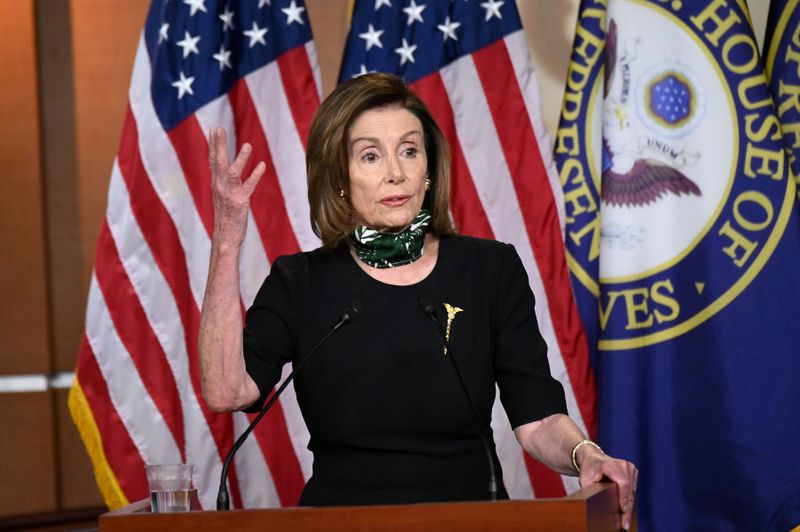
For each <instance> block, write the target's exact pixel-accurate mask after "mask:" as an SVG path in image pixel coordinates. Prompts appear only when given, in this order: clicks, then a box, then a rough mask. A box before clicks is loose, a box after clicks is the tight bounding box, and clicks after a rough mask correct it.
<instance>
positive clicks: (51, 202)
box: [36, 0, 86, 371]
mask: <svg viewBox="0 0 800 532" xmlns="http://www.w3.org/2000/svg"><path fill="white" fill-rule="evenodd" d="M36 37H37V39H36V50H37V59H38V71H39V103H40V114H41V129H42V137H41V138H42V158H41V160H42V180H43V183H44V205H45V212H46V213H47V215H46V216H45V223H46V229H47V230H46V235H47V237H46V241H47V265H48V268H47V269H48V276H47V277H48V285H49V295H50V308H49V318H50V324H51V334H52V349H53V362H54V369H55V371H72V369H73V368H74V367H75V356H76V353H77V352H78V345H79V342H80V338H81V334H82V333H83V314H84V307H85V304H86V303H85V300H86V294H85V293H83V291H82V290H81V286H82V279H83V271H82V270H81V255H80V250H81V247H80V232H79V229H80V225H79V217H78V213H79V208H78V185H77V178H76V166H75V115H74V92H73V85H72V46H71V42H72V38H71V29H70V18H69V0H38V1H37V2H36Z"/></svg>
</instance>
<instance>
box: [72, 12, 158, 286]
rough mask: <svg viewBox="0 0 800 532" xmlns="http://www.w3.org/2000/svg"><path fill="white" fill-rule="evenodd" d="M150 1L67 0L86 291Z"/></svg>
mask: <svg viewBox="0 0 800 532" xmlns="http://www.w3.org/2000/svg"><path fill="white" fill-rule="evenodd" d="M148 6H149V1H148V0H114V1H113V2H108V1H107V0H71V3H70V11H71V19H72V52H73V58H72V62H73V73H74V74H73V75H74V80H75V85H74V86H75V138H76V144H77V146H76V161H77V175H78V204H79V209H80V212H79V220H80V232H79V234H80V239H81V269H82V273H83V275H82V281H83V284H82V286H81V289H82V293H84V294H87V293H88V287H89V278H90V275H91V271H92V266H93V263H94V249H95V245H96V243H97V234H98V228H99V227H100V221H101V220H102V219H103V215H104V213H105V208H106V198H107V194H108V179H109V176H110V175H111V168H112V166H113V164H114V156H115V155H116V153H117V148H118V147H119V138H120V133H121V131H122V119H123V116H124V115H125V109H126V107H127V105H128V86H129V85H130V77H131V72H132V70H133V60H134V56H135V53H136V47H137V44H138V42H139V34H140V32H141V30H142V28H143V27H144V20H145V17H146V15H147V8H148Z"/></svg>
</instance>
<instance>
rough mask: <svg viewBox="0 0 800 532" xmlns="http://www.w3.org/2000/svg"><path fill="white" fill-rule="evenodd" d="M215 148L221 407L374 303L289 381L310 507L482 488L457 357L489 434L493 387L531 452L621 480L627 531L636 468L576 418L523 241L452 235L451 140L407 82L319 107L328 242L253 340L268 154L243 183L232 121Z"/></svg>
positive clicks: (392, 81) (213, 397)
mask: <svg viewBox="0 0 800 532" xmlns="http://www.w3.org/2000/svg"><path fill="white" fill-rule="evenodd" d="M209 144H210V157H211V168H212V175H213V188H214V207H215V227H214V237H213V242H212V251H211V265H210V270H209V281H208V285H207V288H206V295H205V299H204V302H203V311H202V326H201V333H200V359H201V367H202V380H203V394H204V396H205V398H206V401H207V402H208V404H209V406H210V407H211V408H212V409H214V410H215V411H231V410H242V409H246V410H251V411H255V410H258V409H259V408H260V407H261V405H262V404H263V402H264V399H265V397H266V395H267V394H268V392H269V391H270V390H271V389H272V387H273V386H274V384H275V383H276V382H277V381H278V379H279V377H280V374H281V369H282V367H283V365H284V364H285V363H287V362H292V361H294V362H296V361H298V359H299V358H300V357H302V356H304V355H305V354H306V353H308V352H309V350H310V349H311V348H312V347H313V345H314V344H315V343H316V342H317V341H318V340H319V339H320V338H321V337H322V336H323V335H324V334H325V333H326V332H327V331H328V330H329V329H330V327H331V326H332V325H333V324H334V323H335V322H336V321H337V318H338V316H339V315H340V314H341V313H342V311H343V310H344V309H345V308H346V307H347V305H348V303H350V302H351V301H354V300H357V301H360V303H361V305H362V306H363V309H362V311H361V315H360V317H359V318H358V320H357V321H355V322H354V323H353V324H352V325H348V326H347V327H343V328H342V329H341V330H339V331H338V332H337V333H336V334H334V335H333V336H331V338H330V339H329V340H328V341H327V342H326V343H325V344H324V345H323V346H322V347H321V348H320V350H319V352H317V353H316V354H315V355H314V358H313V359H312V360H311V361H310V362H309V364H308V365H307V366H306V367H304V369H303V371H302V372H301V373H299V374H298V376H297V378H296V380H295V390H296V393H297V398H298V403H299V405H300V408H301V410H302V412H303V416H304V418H305V421H306V424H307V426H308V430H309V433H310V434H311V441H310V443H309V448H310V449H311V451H312V452H313V453H314V468H313V474H312V477H311V479H310V480H309V481H308V483H307V485H306V488H305V490H304V492H303V495H302V497H301V501H300V503H301V504H304V505H330V504H370V503H393V502H414V501H444V500H474V499H484V498H486V497H487V489H486V487H487V478H488V473H487V471H488V465H487V459H486V456H485V454H484V451H483V448H482V446H481V441H480V438H479V435H478V430H477V429H476V426H475V421H474V419H473V417H472V414H471V412H470V409H469V406H468V402H467V399H466V397H465V395H464V391H463V389H462V388H461V385H460V384H459V381H458V376H457V375H456V372H455V371H454V368H453V366H452V365H451V360H450V359H448V357H451V358H455V360H457V361H458V367H459V370H460V373H461V375H462V376H463V381H464V384H465V385H466V388H467V390H468V393H469V396H470V397H471V400H472V403H474V405H475V409H476V410H477V415H478V418H479V419H480V423H481V425H482V426H483V427H485V430H487V431H488V432H489V435H490V436H491V429H489V428H488V427H489V422H490V417H491V409H492V404H493V402H494V396H495V384H497V385H498V387H499V388H500V394H501V395H500V397H501V400H502V402H503V406H504V408H505V409H506V412H507V413H508V417H509V419H510V421H511V424H512V426H513V427H514V432H515V434H516V437H517V439H518V440H519V442H520V444H521V445H522V447H523V448H524V449H525V450H526V451H527V452H529V453H530V454H532V455H533V456H534V457H535V458H536V459H538V460H540V461H541V462H543V463H545V464H546V465H547V466H549V467H550V468H552V469H554V470H555V471H558V472H559V473H563V474H579V475H580V482H581V484H582V485H586V484H589V483H592V482H596V481H599V480H600V479H601V478H603V477H608V478H610V479H612V480H614V481H615V482H617V483H618V484H619V487H620V508H621V511H622V512H623V516H622V524H623V526H624V527H625V528H627V526H628V524H629V523H630V515H631V510H632V506H633V494H634V490H635V487H636V478H637V475H638V472H637V471H636V468H635V467H634V466H633V465H632V464H630V463H629V462H625V461H622V460H616V459H613V458H611V457H609V456H607V455H605V454H603V452H602V451H601V450H600V448H599V447H597V446H596V445H595V444H594V443H592V442H589V441H588V440H586V439H585V437H584V435H583V434H582V433H581V431H580V430H579V429H578V427H577V426H576V425H575V423H573V422H572V421H571V420H570V418H569V417H567V416H566V406H565V400H564V392H563V389H562V387H561V385H560V384H559V383H558V382H557V381H556V380H554V379H553V378H552V377H551V376H550V371H549V367H548V363H547V357H546V346H545V343H544V341H543V339H542V337H541V336H540V334H539V331H538V326H537V323H536V318H535V316H534V301H533V294H532V293H531V291H530V288H529V286H528V279H527V275H526V273H525V270H524V268H523V266H522V263H521V261H520V259H519V257H518V256H517V253H516V251H515V250H514V248H513V247H512V246H510V245H507V244H501V243H498V242H494V241H487V240H480V239H475V238H469V237H464V236H459V235H455V234H453V229H452V227H451V225H450V220H449V214H448V201H449V195H450V190H449V175H450V158H449V152H448V149H447V144H446V141H445V139H444V137H443V135H442V133H441V131H440V130H439V128H438V126H437V125H436V123H435V122H434V121H433V119H432V117H431V115H430V113H429V112H428V110H427V109H426V108H425V105H424V104H423V103H422V102H421V101H420V100H419V99H418V98H417V97H416V96H415V95H414V94H413V93H412V92H411V91H410V90H409V89H408V87H406V85H405V84H404V83H403V82H402V80H400V79H399V78H397V77H394V76H390V75H387V74H370V75H365V76H362V77H359V78H356V79H354V80H351V81H349V82H347V83H344V84H343V85H341V86H339V87H338V88H337V89H336V90H335V91H334V92H333V93H332V94H331V95H330V96H329V97H328V98H327V99H326V100H325V101H324V102H323V103H322V105H321V107H320V109H319V110H318V111H317V113H316V115H315V116H314V119H313V121H312V124H311V130H310V133H309V140H308V154H307V171H308V190H309V193H308V195H309V202H310V208H311V209H310V210H311V223H312V225H313V227H314V230H315V232H316V234H317V235H318V236H319V237H320V239H321V240H322V242H323V247H322V248H320V249H317V250H315V251H312V252H308V253H299V254H297V255H294V256H290V257H281V258H279V259H278V260H276V261H275V262H274V264H273V267H272V271H271V272H270V274H269V276H268V277H267V279H266V281H265V282H264V285H263V286H262V288H261V290H260V291H259V294H258V295H257V296H256V299H255V301H254V303H253V306H252V307H251V308H250V309H249V310H248V313H247V318H246V326H245V328H244V335H242V334H241V331H242V323H241V316H240V311H239V283H238V272H239V263H238V253H239V248H240V246H241V243H242V241H243V238H244V232H245V227H246V220H247V213H248V207H249V198H250V195H251V193H252V191H253V189H254V188H255V187H256V185H257V184H258V180H259V179H260V177H261V175H262V174H263V172H264V164H263V163H259V164H258V165H257V166H256V168H255V169H254V171H253V173H252V175H251V176H250V177H248V178H247V180H245V181H244V183H242V181H241V173H242V169H243V168H244V166H245V163H246V161H247V159H248V157H249V155H250V151H251V148H250V146H249V145H247V144H245V145H244V146H243V147H242V150H241V152H240V153H239V155H238V156H237V157H236V160H235V161H234V162H233V164H232V165H230V166H229V163H228V158H227V152H226V147H225V146H226V142H225V133H224V131H222V130H219V129H217V130H214V131H212V132H211V135H210V143H209ZM420 301H425V302H433V303H426V304H425V305H423V306H424V307H427V310H428V311H430V309H431V308H433V309H435V312H436V315H437V316H438V319H439V320H440V322H441V324H442V325H443V326H444V327H445V328H446V335H447V337H448V340H449V342H448V346H449V349H450V351H451V352H450V353H448V351H447V350H446V349H444V343H443V340H442V336H441V331H440V330H439V329H438V328H437V326H436V325H435V324H434V323H432V322H431V320H430V316H429V315H428V314H427V313H426V312H425V310H426V309H424V308H422V307H421V306H420ZM432 304H435V305H434V306H433V307H431V305H432ZM445 305H446V306H445ZM492 447H493V444H492ZM492 454H493V455H494V450H493V448H492ZM494 461H495V464H496V467H497V469H498V470H499V463H498V462H497V459H496V456H495V457H494ZM499 480H500V486H501V488H500V489H501V496H504V497H507V495H505V491H504V490H503V489H502V477H500V478H499Z"/></svg>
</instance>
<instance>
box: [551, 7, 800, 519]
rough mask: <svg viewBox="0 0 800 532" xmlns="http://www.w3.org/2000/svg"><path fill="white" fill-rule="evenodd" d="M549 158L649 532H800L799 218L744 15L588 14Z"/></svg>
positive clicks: (616, 428) (601, 380)
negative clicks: (796, 529) (795, 531)
mask: <svg viewBox="0 0 800 532" xmlns="http://www.w3.org/2000/svg"><path fill="white" fill-rule="evenodd" d="M789 3H792V2H789ZM795 67H796V65H795ZM794 75H796V73H794ZM778 104H779V105H780V102H778ZM555 154H556V159H557V165H558V167H559V172H560V176H561V182H562V184H563V186H564V197H565V210H566V212H565V214H566V220H567V226H566V238H565V240H566V242H567V247H568V252H567V253H568V262H569V264H570V268H571V271H572V273H573V285H574V288H575V291H576V294H577V301H578V305H579V308H580V310H581V315H582V317H583V319H584V321H585V323H586V324H587V330H588V331H591V333H590V334H592V335H593V336H592V337H591V338H590V342H591V343H592V345H593V351H594V353H595V356H594V358H593V365H594V370H595V375H596V378H597V402H598V437H599V441H600V443H601V445H602V446H603V447H604V449H606V450H607V451H608V452H610V453H611V454H613V455H616V456H621V457H624V458H626V459H629V460H631V461H633V462H635V463H636V464H637V465H638V467H639V469H640V477H639V489H638V497H637V501H638V512H639V524H640V527H641V529H643V530H788V529H790V528H792V527H793V526H796V525H798V524H800V466H798V465H797V464H798V463H800V447H798V446H797V445H796V444H794V443H793V442H796V441H798V438H800V408H798V405H800V387H798V385H797V383H798V382H800V356H799V354H800V349H799V348H798V346H799V345H800V327H798V326H797V323H796V320H795V316H796V315H797V314H798V312H800V277H798V275H797V264H798V261H800V217H799V216H798V207H797V202H796V201H795V194H796V186H795V182H794V180H793V179H792V176H791V170H790V164H789V160H788V159H787V157H786V155H785V152H784V145H783V140H782V136H781V129H780V124H779V121H778V118H777V114H776V108H775V106H773V100H772V98H771V97H770V89H769V86H768V84H767V81H766V78H765V75H764V71H763V68H762V63H761V58H760V56H759V52H758V46H757V44H756V42H755V38H754V36H753V31H752V28H751V26H750V21H749V14H748V12H747V7H746V4H745V3H744V2H743V1H739V2H737V1H735V0H712V1H708V2H687V1H683V2H681V1H664V0H608V1H605V0H583V1H582V2H581V4H580V8H579V19H578V24H577V30H576V35H575V41H574V47H573V52H572V56H571V60H570V67H569V72H568V79H567V89H566V94H565V98H564V106H563V110H562V119H561V124H560V128H559V131H558V135H557V139H556V145H555Z"/></svg>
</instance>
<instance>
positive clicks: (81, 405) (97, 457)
mask: <svg viewBox="0 0 800 532" xmlns="http://www.w3.org/2000/svg"><path fill="white" fill-rule="evenodd" d="M67 405H68V406H69V413H70V415H71V416H72V421H73V423H75V426H76V427H78V432H80V435H81V439H82V440H83V444H84V445H85V446H86V450H87V452H88V453H89V457H90V458H91V460H92V465H93V466H94V477H95V480H96V481H97V486H98V488H100V494H101V495H102V496H103V500H105V503H106V505H107V506H108V507H109V508H110V509H111V510H116V509H117V508H122V507H123V506H127V505H128V504H129V502H128V499H127V497H125V494H124V493H123V492H122V488H121V487H120V485H119V482H118V481H117V476H116V475H115V474H114V471H113V470H112V469H111V466H109V465H108V460H106V453H105V451H103V439H102V438H101V437H100V431H99V430H98V429H97V424H96V423H95V421H94V416H93V415H92V410H91V408H89V403H88V401H87V400H86V396H85V395H84V393H83V389H82V388H81V385H80V382H78V377H77V376H76V377H75V381H74V382H73V384H72V388H71V389H70V391H69V398H68V400H67Z"/></svg>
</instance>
